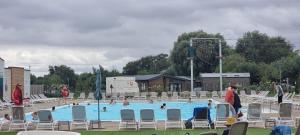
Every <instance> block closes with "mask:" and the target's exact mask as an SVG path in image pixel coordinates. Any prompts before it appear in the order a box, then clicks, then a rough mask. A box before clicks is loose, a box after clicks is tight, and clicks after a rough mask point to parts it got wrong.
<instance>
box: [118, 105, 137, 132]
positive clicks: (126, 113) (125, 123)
mask: <svg viewBox="0 0 300 135" xmlns="http://www.w3.org/2000/svg"><path fill="white" fill-rule="evenodd" d="M120 113H121V121H120V124H119V129H122V128H133V129H136V130H137V126H138V125H137V123H136V120H135V116H134V111H133V110H132V109H122V110H121V112H120Z"/></svg>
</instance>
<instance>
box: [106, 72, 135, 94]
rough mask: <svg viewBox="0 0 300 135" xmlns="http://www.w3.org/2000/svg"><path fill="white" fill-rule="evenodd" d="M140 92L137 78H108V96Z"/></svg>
mask: <svg viewBox="0 0 300 135" xmlns="http://www.w3.org/2000/svg"><path fill="white" fill-rule="evenodd" d="M125 92H126V93H134V92H139V87H138V84H137V83H136V82H135V77H123V76H117V77H106V94H108V95H110V94H111V93H125Z"/></svg>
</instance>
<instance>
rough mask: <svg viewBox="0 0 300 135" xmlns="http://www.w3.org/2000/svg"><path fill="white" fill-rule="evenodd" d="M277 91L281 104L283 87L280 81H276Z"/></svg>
mask: <svg viewBox="0 0 300 135" xmlns="http://www.w3.org/2000/svg"><path fill="white" fill-rule="evenodd" d="M276 92H277V96H278V104H280V103H282V97H283V89H282V87H281V85H280V84H279V83H278V82H276Z"/></svg>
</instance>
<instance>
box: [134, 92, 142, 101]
mask: <svg viewBox="0 0 300 135" xmlns="http://www.w3.org/2000/svg"><path fill="white" fill-rule="evenodd" d="M133 99H134V100H139V99H140V93H139V92H135V93H134V96H133Z"/></svg>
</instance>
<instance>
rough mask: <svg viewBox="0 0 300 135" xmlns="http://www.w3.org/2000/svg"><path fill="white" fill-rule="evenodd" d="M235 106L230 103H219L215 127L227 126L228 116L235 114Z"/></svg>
mask: <svg viewBox="0 0 300 135" xmlns="http://www.w3.org/2000/svg"><path fill="white" fill-rule="evenodd" d="M235 114H236V112H235V110H234V108H233V107H232V106H231V105H230V104H228V103H221V104H217V107H216V121H215V128H217V127H225V125H224V124H225V122H226V120H227V118H228V117H230V116H233V115H235Z"/></svg>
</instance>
